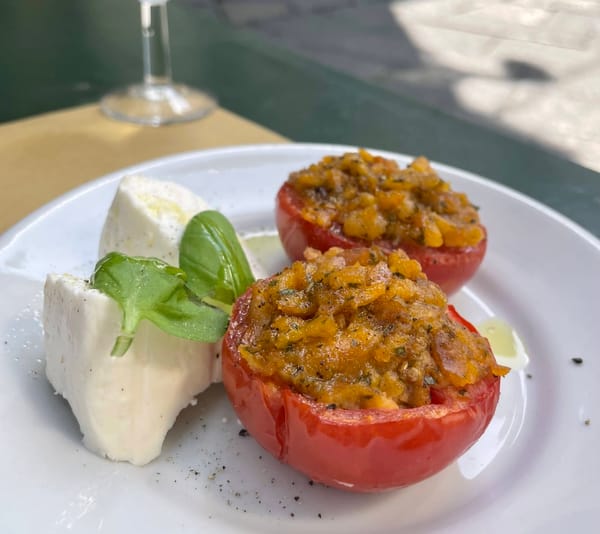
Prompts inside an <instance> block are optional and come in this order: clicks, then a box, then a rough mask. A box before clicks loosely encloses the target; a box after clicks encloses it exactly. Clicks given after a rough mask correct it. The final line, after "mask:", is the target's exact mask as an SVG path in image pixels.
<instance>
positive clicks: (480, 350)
mask: <svg viewBox="0 0 600 534" xmlns="http://www.w3.org/2000/svg"><path fill="white" fill-rule="evenodd" d="M306 260H307V261H305V262H294V263H293V264H292V266H290V267H289V268H286V269H285V270H283V271H282V272H281V273H279V274H277V275H275V276H273V277H272V278H270V279H267V280H262V281H259V282H258V283H256V284H255V285H254V286H253V288H252V296H251V301H250V306H249V310H248V324H249V327H248V330H247V331H246V332H245V334H244V337H243V339H242V341H241V344H240V346H239V352H240V354H241V356H242V358H243V359H244V360H245V361H246V362H247V364H248V365H249V367H250V368H251V369H252V370H253V371H255V372H257V373H259V374H260V375H262V376H265V377H269V379H270V380H272V381H273V382H275V383H278V384H283V385H289V386H291V387H292V388H293V389H294V390H296V391H298V392H300V393H302V394H305V395H307V396H309V397H310V398H312V399H314V400H316V401H318V402H322V403H324V404H326V405H329V406H331V407H332V408H333V407H340V408H348V409H355V408H377V409H398V408H406V407H417V406H422V405H425V404H429V403H431V402H435V401H436V398H438V397H437V396H436V394H435V390H436V389H439V388H444V387H446V386H449V385H450V386H454V387H456V388H458V391H461V388H464V387H465V386H467V385H469V384H474V383H476V382H478V381H479V380H481V379H482V378H484V377H488V376H491V375H497V376H499V375H503V374H506V372H507V371H508V370H507V369H505V368H503V367H500V366H498V365H497V364H496V361H495V359H494V356H493V354H492V352H491V349H490V347H489V344H488V342H487V340H485V339H484V338H482V337H481V336H479V335H478V334H477V333H475V332H471V331H470V330H469V329H467V328H466V327H464V326H462V325H461V324H459V323H457V322H456V321H454V320H452V319H451V318H450V316H449V315H448V313H447V300H446V296H445V294H444V293H443V292H442V290H441V289H440V288H439V287H438V286H437V285H436V284H434V283H432V282H430V281H428V280H427V278H426V276H425V275H424V274H423V272H422V271H421V267H420V265H419V263H418V262H417V261H415V260H412V259H410V258H408V256H407V255H406V254H405V253H404V252H403V251H397V252H392V253H391V254H389V255H387V254H385V253H384V252H383V251H382V250H381V249H379V248H378V247H372V248H368V249H367V248H362V249H350V250H342V249H338V248H332V249H330V250H329V251H327V252H325V253H320V252H318V251H316V250H313V249H307V251H306ZM432 392H433V395H432ZM465 394H466V390H465Z"/></svg>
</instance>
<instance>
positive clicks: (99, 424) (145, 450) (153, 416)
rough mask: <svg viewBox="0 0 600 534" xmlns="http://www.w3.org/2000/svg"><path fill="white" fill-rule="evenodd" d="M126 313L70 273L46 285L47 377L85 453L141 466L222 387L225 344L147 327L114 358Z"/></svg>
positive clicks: (142, 326) (51, 277)
mask: <svg viewBox="0 0 600 534" xmlns="http://www.w3.org/2000/svg"><path fill="white" fill-rule="evenodd" d="M121 317H122V314H121V310H120V308H119V306H118V304H117V303H116V302H115V301H113V300H112V299H111V298H110V297H108V296H106V295H104V294H103V293H101V292H100V291H97V290H95V289H91V288H90V287H89V285H88V284H87V283H86V282H85V281H83V280H80V279H77V278H75V277H73V276H70V275H49V276H48V278H47V280H46V284H45V287H44V310H43V323H44V336H45V348H46V374H47V377H48V379H49V381H50V383H51V384H52V385H53V387H54V389H55V390H56V391H57V393H60V394H61V395H62V396H63V397H64V398H65V399H66V400H67V401H68V402H69V404H70V406H71V409H72V410H73V413H74V414H75V417H76V418H77V421H78V422H79V426H80V429H81V432H82V434H83V441H84V444H85V446H86V447H87V448H89V449H90V450H92V451H94V452H96V453H97V454H99V455H101V456H107V457H108V458H110V459H112V460H123V461H128V462H131V463H132V464H135V465H143V464H146V463H148V462H150V461H151V460H152V459H154V458H156V457H157V456H158V455H159V454H160V452H161V448H162V443H163V441H164V438H165V435H166V434H167V431H168V430H169V429H170V428H171V427H172V426H173V423H174V422H175V419H176V417H177V414H178V413H179V412H180V411H181V410H182V409H183V408H185V407H186V406H188V405H189V404H194V403H195V396H196V395H197V394H198V393H200V392H202V391H204V390H205V389H206V388H207V387H208V386H209V385H210V384H211V383H212V382H217V381H220V379H221V366H220V360H219V353H218V350H219V349H220V344H218V345H217V344H207V343H199V342H195V341H188V340H185V339H180V338H176V337H173V336H171V335H169V334H166V333H164V332H162V331H161V330H160V329H158V328H157V327H156V326H154V325H153V324H152V323H150V322H149V321H142V322H141V323H140V325H139V327H138V330H137V332H136V335H135V338H134V341H133V343H132V345H131V347H130V348H129V350H128V351H127V353H126V354H125V355H124V356H122V357H114V356H111V355H110V352H111V349H112V346H113V343H114V341H115V339H116V337H117V335H118V334H119V331H120V325H121Z"/></svg>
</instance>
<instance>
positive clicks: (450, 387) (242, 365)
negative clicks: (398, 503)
mask: <svg viewBox="0 0 600 534" xmlns="http://www.w3.org/2000/svg"><path fill="white" fill-rule="evenodd" d="M297 263H299V262H297ZM380 270H382V269H380ZM425 282H427V281H425ZM352 283H353V284H357V282H356V277H355V279H354V282H352ZM427 283H428V282H427ZM257 284H258V285H261V284H262V286H263V288H266V287H270V286H269V284H270V285H273V279H271V280H267V281H259V282H258V283H257ZM296 285H297V284H296ZM405 285H406V284H405ZM430 285H431V286H433V285H434V284H430ZM275 290H276V291H278V292H279V294H282V295H283V296H282V298H284V299H288V297H289V296H290V293H285V291H286V290H285V289H284V290H282V289H279V288H276V289H275ZM294 291H298V290H297V289H296V290H294ZM438 291H439V289H438ZM284 293H285V294H284ZM256 299H258V301H260V302H258V304H257V301H256ZM261 299H262V300H261ZM288 304H289V302H288ZM373 305H374V306H377V304H373ZM257 306H258V308H259V309H262V308H263V307H269V306H272V305H271V304H268V303H267V302H266V301H265V300H264V299H263V297H262V296H261V292H260V291H258V292H257V289H256V284H255V285H254V286H252V287H251V288H249V289H248V291H247V292H246V293H245V294H244V295H243V296H242V297H241V298H240V299H238V301H237V302H236V304H235V306H234V309H233V314H232V318H231V321H230V325H229V328H228V330H227V333H226V335H225V337H224V340H223V350H222V355H223V360H222V364H223V382H224V385H225V388H226V391H227V394H228V396H229V398H230V400H231V402H232V404H233V407H234V409H235V411H236V413H237V415H238V417H239V419H240V421H241V423H242V425H244V427H245V428H246V429H247V430H248V432H249V433H250V434H251V435H252V436H253V437H254V438H255V439H256V440H257V442H258V443H259V444H260V445H261V446H262V447H264V448H265V449H266V450H267V451H269V452H270V453H271V454H273V455H274V456H275V457H277V458H278V459H279V460H281V461H282V462H284V463H287V464H289V465H290V466H292V467H294V468H295V469H297V470H299V471H300V472H302V473H304V474H305V475H306V476H307V477H309V478H310V479H312V480H314V481H316V482H320V483H322V484H325V485H327V486H331V487H336V488H339V489H342V490H347V491H354V492H376V491H382V490H386V489H391V488H399V487H403V486H407V485H410V484H413V483H416V482H418V481H420V480H423V479H425V478H427V477H429V476H431V475H433V474H435V473H437V472H439V471H440V470H442V469H443V468H444V467H446V466H447V465H449V464H450V463H451V462H453V461H454V460H456V459H457V458H458V457H459V456H460V455H461V454H463V453H464V452H465V451H466V450H467V449H468V448H469V447H470V446H471V445H473V443H475V441H477V439H478V438H479V437H480V436H481V435H482V433H483V432H484V430H485V429H486V427H487V426H488V424H489V422H490V420H491V418H492V416H493V414H494V411H495V409H496V405H497V402H498V398H499V391H500V378H499V376H498V374H504V371H503V370H500V373H497V374H494V373H492V372H489V373H486V374H485V375H482V376H481V378H477V379H475V381H474V382H473V383H464V384H463V385H460V386H458V385H455V384H457V383H460V380H462V378H459V379H458V380H459V381H458V382H456V381H454V383H448V382H447V381H446V382H444V379H443V377H442V378H440V376H441V375H439V374H435V373H434V372H431V375H432V376H433V377H436V378H432V376H426V377H424V380H423V383H421V380H422V379H421V378H419V379H418V380H419V383H418V384H416V387H417V389H418V390H419V391H418V392H417V393H418V394H419V395H422V393H423V392H422V391H421V390H423V389H426V390H427V391H426V392H425V393H426V395H427V399H428V400H427V401H426V403H425V404H422V405H419V406H415V407H402V406H395V407H394V408H392V409H390V406H386V405H384V403H383V404H381V403H380V404H381V406H380V407H375V408H368V407H367V408H365V407H351V408H347V407H340V404H339V403H338V404H336V403H335V402H332V399H328V400H326V401H322V400H315V398H314V397H313V396H311V395H308V394H306V393H305V392H301V391H299V388H297V387H296V385H294V384H291V383H289V382H286V380H283V379H282V378H281V373H279V374H278V373H277V372H274V371H273V368H271V367H269V365H267V366H266V367H264V368H262V369H261V368H257V367H256V366H255V365H253V364H252V363H251V362H250V361H249V360H248V358H247V357H246V356H244V355H243V352H244V351H245V347H247V346H248V344H249V343H250V344H252V342H253V340H255V338H256V337H257V336H259V335H260V334H259V333H258V331H259V330H260V328H262V327H264V328H265V329H266V330H269V329H271V330H272V331H275V330H277V329H279V328H281V322H278V321H279V319H277V321H275V322H272V323H270V324H266V323H265V324H263V325H262V326H260V325H258V322H257V317H256V313H255V310H256V307H257ZM253 308H254V311H253ZM306 309H307V308H306V306H304V311H303V312H302V313H301V315H302V316H303V317H304V320H305V321H306V322H305V323H303V326H301V327H300V330H302V328H308V329H309V330H305V331H304V332H303V333H302V335H303V336H308V337H310V336H313V337H314V336H316V337H317V338H319V339H318V343H319V344H323V343H325V344H326V342H325V341H324V337H323V336H324V334H322V333H319V332H318V331H316V330H315V329H318V326H319V321H320V319H319V317H320V316H319V314H318V313H317V315H315V316H314V317H311V318H308V317H307V314H306ZM365 313H366V311H365V310H363V311H361V312H360V313H359V314H358V315H357V317H360V319H359V321H363V318H364V315H365ZM443 313H444V315H445V316H446V318H447V319H448V320H449V322H450V323H457V324H460V325H463V326H464V327H465V328H464V330H469V331H471V332H472V331H474V328H473V327H472V325H470V324H469V323H467V322H466V321H464V320H463V319H462V318H461V317H460V316H459V315H458V314H457V313H456V311H455V310H454V309H452V308H446V309H445V311H444V312H443ZM334 315H335V314H334ZM420 320H421V319H418V321H420ZM289 324H292V329H293V330H294V331H293V332H292V335H293V336H295V334H296V332H297V330H296V327H295V326H294V323H289ZM354 324H355V322H352V321H350V322H349V323H348V325H347V326H348V329H349V331H351V332H356V331H357V328H356V327H355V326H353V325H354ZM361 324H362V323H361ZM436 328H437V327H436ZM460 328H462V327H460ZM384 329H385V327H384ZM443 329H445V330H446V331H447V330H448V326H447V325H446V326H443V327H440V330H439V332H440V333H441V332H442V330H443ZM391 330H392V329H391V328H388V332H387V334H385V335H386V336H387V335H388V334H389V336H392V337H393V336H394V335H395V334H394V332H392V331H391ZM430 330H431V329H429V328H425V331H427V332H429V331H430ZM282 335H284V336H285V335H287V334H286V333H283V334H282ZM351 335H354V334H351ZM370 335H371V334H369V336H370ZM402 335H403V334H402ZM431 335H432V336H433V337H432V340H433V341H432V344H433V346H434V348H433V349H432V350H433V351H436V350H437V352H438V353H440V354H442V359H443V353H445V351H446V348H447V347H446V345H445V344H447V343H453V342H454V340H455V336H454V335H451V336H445V334H444V335H441V334H440V335H439V336H438V335H437V334H436V333H435V332H433V333H432V334H431ZM319 336H321V337H319ZM444 336H445V337H444ZM278 339H279V340H280V339H281V338H278ZM294 339H295V338H294ZM386 339H387V338H386ZM481 339H483V338H481ZM483 341H484V342H485V340H483ZM275 344H276V345H277V346H279V347H283V349H282V350H283V351H284V353H286V354H290V353H291V352H293V350H292V351H290V350H289V347H290V346H289V345H286V344H285V343H279V341H278V340H277V339H276V340H275ZM365 344H366V345H368V343H365ZM353 345H354V344H353V343H349V344H347V345H345V344H344V340H343V338H341V337H339V336H338V337H337V338H336V339H335V340H334V342H333V345H332V346H338V347H340V349H339V350H340V351H343V350H344V349H343V347H344V346H348V347H350V346H353ZM436 346H437V349H436V348H435V347H436ZM315 347H318V345H315ZM305 349H306V347H305V346H303V347H302V348H299V350H298V352H303V351H304V350H305ZM252 350H254V349H252ZM324 350H326V351H329V354H330V356H331V357H335V356H336V355H332V354H331V350H330V349H329V348H327V347H325V348H324ZM349 350H351V349H349ZM367 350H368V351H370V352H376V351H380V352H381V348H376V349H372V348H368V347H367ZM409 350H412V348H411V349H409ZM315 351H318V349H317V348H315ZM246 354H247V352H246ZM392 354H393V356H392V357H396V358H399V357H400V358H403V357H407V354H406V350H405V348H404V347H401V350H400V347H397V346H396V347H395V348H393V349H392ZM253 356H254V355H253ZM380 356H381V358H382V361H383V360H384V359H385V358H384V355H383V353H382V354H380ZM284 358H287V356H286V355H284ZM290 358H291V359H290V360H289V361H288V362H287V363H284V367H286V368H287V370H289V369H290V368H291V373H292V375H295V374H296V372H297V370H298V369H299V368H300V367H301V366H300V365H298V362H297V361H296V360H293V358H294V357H293V355H292V356H290ZM436 358H439V355H438V356H436ZM356 359H360V358H355V359H353V360H352V363H350V365H354V361H355V360H356ZM492 359H493V356H492ZM313 363H314V362H313ZM321 363H322V362H319V364H321ZM446 363H447V362H446ZM303 365H304V366H305V367H307V368H308V367H311V366H312V364H311V363H310V362H308V363H306V364H303ZM315 365H316V364H315ZM415 365H416V366H417V364H415ZM427 365H429V364H427ZM468 365H470V364H468ZM452 366H453V364H452V363H450V364H449V365H448V367H449V369H450V373H452V372H453V371H455V370H453V369H451V368H452ZM402 368H403V369H404V366H403V367H402ZM320 369H323V367H320ZM409 370H410V369H409ZM497 370H498V369H496V371H497ZM286 372H287V371H286ZM325 372H326V371H323V373H325ZM425 372H426V373H428V372H429V371H425ZM361 373H362V371H361ZM398 373H400V371H398ZM317 375H319V377H320V378H318V379H317V380H321V378H323V375H321V374H320V373H319V372H317ZM382 376H384V375H383V372H382ZM385 376H387V372H386V375H385ZM422 376H423V375H421V377H422ZM299 380H300V382H306V381H307V380H310V378H306V377H300V378H299ZM361 380H362V375H361ZM335 387H339V385H338V386H326V387H325V388H324V390H325V389H327V388H329V389H328V391H330V390H332V389H334V388H335ZM352 387H354V386H352ZM357 387H363V385H361V384H359V385H358V386H357ZM360 394H361V395H363V397H364V398H371V397H372V395H364V392H361V393H360ZM367 402H372V401H367Z"/></svg>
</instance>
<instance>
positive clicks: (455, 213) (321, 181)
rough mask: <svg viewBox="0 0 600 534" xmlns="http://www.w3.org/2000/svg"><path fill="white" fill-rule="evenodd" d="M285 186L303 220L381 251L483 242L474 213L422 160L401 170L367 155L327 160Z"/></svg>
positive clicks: (293, 174) (296, 174) (393, 164)
mask: <svg viewBox="0 0 600 534" xmlns="http://www.w3.org/2000/svg"><path fill="white" fill-rule="evenodd" d="M288 183H289V184H290V185H291V186H292V188H293V189H294V191H295V192H296V193H297V194H298V195H299V197H300V199H301V200H302V203H303V208H302V216H303V217H304V218H305V219H306V220H307V221H310V222H311V223H313V224H316V225H318V226H320V227H322V228H327V229H331V230H334V231H339V232H341V233H343V234H344V235H346V236H348V237H351V238H355V239H359V240H363V241H369V242H371V241H373V242H377V243H378V244H381V245H382V246H384V248H396V247H398V246H400V245H401V244H403V243H408V244H410V243H413V244H418V245H424V246H427V247H436V248H437V247H441V246H447V247H472V246H475V245H477V244H478V243H479V242H481V241H482V240H483V239H484V237H485V233H484V230H483V228H482V227H481V225H480V222H479V214H478V212H477V208H476V207H475V206H474V205H473V204H471V203H470V202H469V199H468V198H467V196H466V195H465V194H464V193H458V192H455V191H452V190H451V188H450V185H449V184H448V182H445V181H444V180H442V179H441V178H440V177H439V176H438V175H437V173H436V172H435V171H434V170H433V169H432V168H431V166H430V165H429V162H428V161H427V159H425V158H424V157H419V158H417V159H415V160H414V161H413V162H412V163H411V164H410V165H409V166H408V167H407V168H405V169H401V168H399V166H398V164H397V163H396V162H395V161H393V160H389V159H385V158H382V157H379V156H373V155H372V154H370V153H369V152H367V151H366V150H360V151H359V152H358V153H348V154H344V155H342V156H327V157H325V158H323V159H322V160H321V161H320V162H319V163H317V164H313V165H311V166H310V167H308V168H307V169H303V170H301V171H298V172H294V173H292V174H291V175H290V177H289V179H288Z"/></svg>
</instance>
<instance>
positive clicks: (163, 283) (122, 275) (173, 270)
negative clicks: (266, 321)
mask: <svg viewBox="0 0 600 534" xmlns="http://www.w3.org/2000/svg"><path fill="white" fill-rule="evenodd" d="M185 282H186V274H185V272H184V271H183V270H181V269H178V268H177V267H172V266H171V265H168V264H166V263H165V262H163V261H161V260H158V259H155V258H137V257H129V256H126V255H125V254H121V253H119V252H111V253H109V254H107V255H106V256H105V257H104V258H102V259H101V260H100V261H99V262H98V263H97V264H96V268H95V270H94V274H93V275H92V278H91V280H90V285H91V286H92V287H93V288H95V289H98V290H99V291H102V292H103V293H105V294H106V295H108V296H109V297H111V298H112V299H114V300H115V301H116V302H117V303H118V304H119V307H120V308H121V310H122V312H123V323H122V327H121V334H120V335H119V337H118V338H117V340H116V342H115V345H114V346H113V349H112V352H111V354H112V355H113V356H122V355H123V354H125V352H127V350H128V349H129V347H130V345H131V342H132V341H133V336H134V333H135V330H136V328H137V326H138V324H139V322H140V321H141V320H142V319H147V320H149V321H151V322H153V323H154V324H155V325H156V326H158V327H159V328H160V329H162V330H164V331H165V332H167V333H168V334H171V335H174V336H177V337H182V338H185V339H191V340H194V341H202V342H208V343H212V342H215V341H217V340H218V339H220V338H221V337H222V336H223V334H224V333H225V330H226V329H227V324H228V320H229V318H228V316H227V314H226V313H224V312H222V311H221V310H218V309H216V308H213V307H211V306H208V305H207V304H204V303H201V302H198V303H197V302H194V300H193V296H192V297H191V296H190V294H189V291H188V289H187V288H186V285H185Z"/></svg>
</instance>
